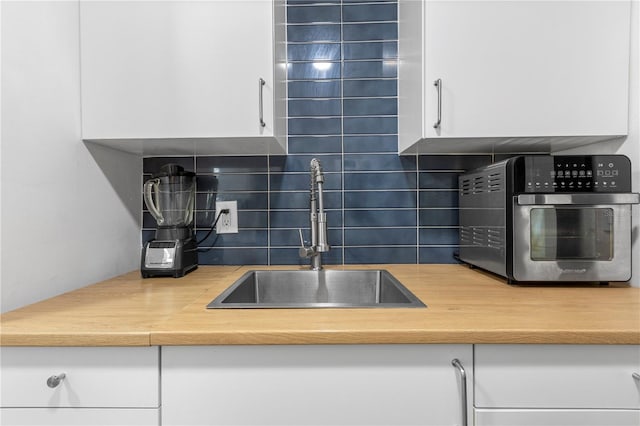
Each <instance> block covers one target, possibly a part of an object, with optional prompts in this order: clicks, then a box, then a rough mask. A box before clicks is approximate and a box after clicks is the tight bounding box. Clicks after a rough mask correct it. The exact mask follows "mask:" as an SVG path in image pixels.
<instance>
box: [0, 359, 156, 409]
mask: <svg viewBox="0 0 640 426" xmlns="http://www.w3.org/2000/svg"><path fill="white" fill-rule="evenodd" d="M0 351H1V353H2V374H1V378H0V382H1V384H2V396H1V405H0V406H2V407H93V408H99V407H158V406H159V376H160V374H159V368H160V367H159V348H157V347H142V348H138V347H132V348H123V347H118V348H116V347H100V348H86V347H73V348H70V347H47V348H36V347H3V348H0ZM62 373H64V374H65V378H64V379H63V380H62V381H60V383H59V384H58V385H57V386H56V387H53V388H52V387H49V386H48V384H47V379H48V378H49V377H51V376H55V375H60V374H62Z"/></svg>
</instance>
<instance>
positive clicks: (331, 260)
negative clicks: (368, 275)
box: [271, 247, 342, 266]
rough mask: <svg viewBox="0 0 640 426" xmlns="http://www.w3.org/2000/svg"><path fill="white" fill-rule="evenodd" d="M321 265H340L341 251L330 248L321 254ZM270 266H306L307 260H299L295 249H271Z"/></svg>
mask: <svg viewBox="0 0 640 426" xmlns="http://www.w3.org/2000/svg"><path fill="white" fill-rule="evenodd" d="M322 263H323V264H325V265H341V264H342V249H341V248H339V247H332V248H331V250H330V251H329V252H328V253H322ZM271 264H272V265H298V266H308V265H309V259H303V258H301V257H300V256H299V255H298V249H297V248H273V249H271Z"/></svg>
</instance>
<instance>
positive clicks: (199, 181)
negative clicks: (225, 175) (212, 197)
mask: <svg viewBox="0 0 640 426" xmlns="http://www.w3.org/2000/svg"><path fill="white" fill-rule="evenodd" d="M218 184H219V182H218V177H217V176H211V175H197V176H196V192H207V193H215V192H217V191H218Z"/></svg>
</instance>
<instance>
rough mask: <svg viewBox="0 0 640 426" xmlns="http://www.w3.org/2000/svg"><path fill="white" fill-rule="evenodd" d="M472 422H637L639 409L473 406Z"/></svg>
mask: <svg viewBox="0 0 640 426" xmlns="http://www.w3.org/2000/svg"><path fill="white" fill-rule="evenodd" d="M475 425H476V426H514V425H518V426H638V425H640V410H486V409H477V410H475Z"/></svg>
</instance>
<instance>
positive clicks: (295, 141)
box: [288, 136, 342, 154]
mask: <svg viewBox="0 0 640 426" xmlns="http://www.w3.org/2000/svg"><path fill="white" fill-rule="evenodd" d="M288 149H289V154H323V153H341V152H342V137H340V136H322V137H300V136H298V137H296V136H290V137H289V145H288Z"/></svg>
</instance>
